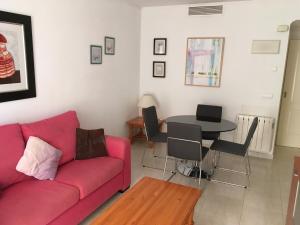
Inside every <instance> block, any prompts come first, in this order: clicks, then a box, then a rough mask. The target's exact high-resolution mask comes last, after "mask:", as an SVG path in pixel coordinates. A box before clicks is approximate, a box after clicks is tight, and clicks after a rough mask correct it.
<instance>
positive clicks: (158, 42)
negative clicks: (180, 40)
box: [153, 38, 167, 55]
mask: <svg viewBox="0 0 300 225" xmlns="http://www.w3.org/2000/svg"><path fill="white" fill-rule="evenodd" d="M153 54H154V55H166V54H167V38H154V46H153Z"/></svg>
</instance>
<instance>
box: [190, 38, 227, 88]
mask: <svg viewBox="0 0 300 225" xmlns="http://www.w3.org/2000/svg"><path fill="white" fill-rule="evenodd" d="M224 43H225V38H223V37H213V38H188V40H187V56H186V72H185V84H186V85H195V86H206V87H220V83H221V73H222V61H223V50H224Z"/></svg>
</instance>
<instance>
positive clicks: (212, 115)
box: [196, 104, 222, 140]
mask: <svg viewBox="0 0 300 225" xmlns="http://www.w3.org/2000/svg"><path fill="white" fill-rule="evenodd" d="M196 118H197V120H202V121H208V122H221V119H222V106H216V105H202V104H199V105H198V106H197V112H196ZM219 137H220V132H203V133H202V139H203V140H217V139H219Z"/></svg>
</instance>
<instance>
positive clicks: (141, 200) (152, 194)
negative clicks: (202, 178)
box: [92, 177, 202, 225]
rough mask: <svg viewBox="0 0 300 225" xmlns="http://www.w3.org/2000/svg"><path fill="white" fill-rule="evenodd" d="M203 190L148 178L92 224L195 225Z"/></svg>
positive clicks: (141, 181)
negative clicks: (195, 209)
mask: <svg viewBox="0 0 300 225" xmlns="http://www.w3.org/2000/svg"><path fill="white" fill-rule="evenodd" d="M201 193H202V191H201V190H199V189H196V188H192V187H187V186H183V185H179V184H174V183H171V182H167V181H163V180H157V179H154V178H150V177H144V178H143V179H142V180H140V181H139V182H138V183H137V184H136V185H135V186H134V187H133V188H132V189H130V190H128V191H127V192H126V193H125V194H124V195H123V196H122V197H121V198H120V199H118V200H117V201H116V202H115V203H114V204H113V205H112V206H110V207H109V208H108V209H106V210H105V211H104V213H103V214H102V215H100V216H99V217H98V218H96V219H95V220H94V221H93V222H92V225H193V224H194V222H193V215H194V207H195V205H196V203H197V201H198V199H199V198H200V196H201Z"/></svg>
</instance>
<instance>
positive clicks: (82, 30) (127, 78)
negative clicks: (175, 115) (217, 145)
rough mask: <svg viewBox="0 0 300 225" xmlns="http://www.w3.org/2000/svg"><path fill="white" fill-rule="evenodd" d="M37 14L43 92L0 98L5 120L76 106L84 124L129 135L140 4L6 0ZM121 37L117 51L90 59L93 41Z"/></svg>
mask: <svg viewBox="0 0 300 225" xmlns="http://www.w3.org/2000/svg"><path fill="white" fill-rule="evenodd" d="M0 7H1V10H3V11H10V12H15V13H21V14H27V15H30V16H32V26H33V27H32V28H33V45H34V58H35V71H36V85H37V98H32V99H26V100H19V101H12V102H6V103H1V104H0V123H1V124H4V123H10V122H28V121H35V120H37V119H41V118H45V117H48V116H52V115H55V114H57V113H61V112H64V111H65V110H69V109H75V110H77V112H78V116H79V119H80V122H81V125H82V127H84V128H99V127H104V128H105V130H106V133H110V134H115V135H125V134H126V133H127V132H125V122H126V120H127V119H128V118H130V117H132V116H134V115H136V114H137V109H136V104H137V100H138V90H139V41H140V37H139V36H140V10H139V9H138V8H136V7H134V6H129V5H127V4H126V3H124V1H122V0H114V1H111V0H89V1H85V0H63V1H59V0H43V1H39V0H27V1H23V0H2V1H1V6H0ZM105 35H108V36H113V37H115V38H116V55H115V56H105V55H104V59H103V64H102V65H90V58H89V55H90V52H89V51H90V49H89V46H90V44H100V45H103V44H104V36H105Z"/></svg>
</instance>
